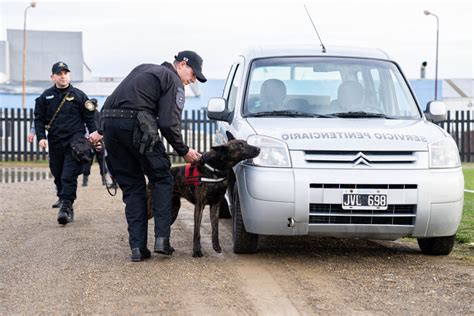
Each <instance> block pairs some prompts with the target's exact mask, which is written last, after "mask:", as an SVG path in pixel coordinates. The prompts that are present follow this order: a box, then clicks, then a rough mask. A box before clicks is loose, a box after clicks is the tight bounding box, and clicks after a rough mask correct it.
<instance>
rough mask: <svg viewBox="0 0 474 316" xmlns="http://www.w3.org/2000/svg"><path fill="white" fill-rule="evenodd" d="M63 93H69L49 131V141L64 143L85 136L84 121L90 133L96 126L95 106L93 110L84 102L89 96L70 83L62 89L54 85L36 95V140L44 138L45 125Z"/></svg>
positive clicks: (64, 144)
mask: <svg viewBox="0 0 474 316" xmlns="http://www.w3.org/2000/svg"><path fill="white" fill-rule="evenodd" d="M66 93H69V95H68V97H67V98H66V101H65V102H64V105H63V107H62V108H61V110H60V111H59V112H58V114H57V116H56V118H55V119H54V122H53V123H52V127H51V128H50V129H49V131H48V142H49V143H52V144H61V145H62V146H66V145H67V144H69V143H70V142H71V140H73V139H75V138H78V137H84V135H85V132H86V129H85V126H84V123H85V124H86V125H87V129H88V130H89V131H90V132H91V133H92V132H95V131H96V130H97V127H96V123H95V117H94V108H92V111H90V110H88V109H87V108H86V104H85V103H86V101H88V100H89V99H88V98H87V95H86V94H85V93H84V92H82V91H81V90H79V89H77V88H74V87H73V86H72V85H71V84H70V85H69V87H67V88H65V89H58V88H56V86H53V87H51V88H49V89H47V90H45V91H44V92H43V94H41V95H40V96H39V97H38V98H37V99H36V105H35V129H36V136H37V139H38V141H39V140H41V139H46V130H45V126H46V125H48V124H49V122H50V121H51V118H52V117H53V115H54V113H55V112H56V110H57V108H58V107H59V105H60V104H61V101H62V100H63V98H64V96H65V95H66ZM89 103H90V101H89Z"/></svg>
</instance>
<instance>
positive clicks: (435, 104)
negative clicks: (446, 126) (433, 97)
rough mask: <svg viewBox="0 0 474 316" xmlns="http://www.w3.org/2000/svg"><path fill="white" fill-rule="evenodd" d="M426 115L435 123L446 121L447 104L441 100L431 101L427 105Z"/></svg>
mask: <svg viewBox="0 0 474 316" xmlns="http://www.w3.org/2000/svg"><path fill="white" fill-rule="evenodd" d="M425 116H426V118H427V119H428V120H430V121H432V122H433V123H439V122H443V121H446V105H445V104H444V103H443V102H441V101H430V102H428V104H427V105H426V111H425Z"/></svg>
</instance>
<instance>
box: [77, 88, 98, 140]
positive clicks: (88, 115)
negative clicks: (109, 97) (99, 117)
mask: <svg viewBox="0 0 474 316" xmlns="http://www.w3.org/2000/svg"><path fill="white" fill-rule="evenodd" d="M80 94H81V106H82V110H81V116H82V119H83V120H84V123H86V127H87V130H88V131H89V134H92V133H93V132H95V131H96V130H97V125H96V123H95V111H94V110H92V111H90V110H88V109H87V108H86V102H92V101H90V100H89V98H88V97H87V95H86V94H85V93H84V92H82V91H80Z"/></svg>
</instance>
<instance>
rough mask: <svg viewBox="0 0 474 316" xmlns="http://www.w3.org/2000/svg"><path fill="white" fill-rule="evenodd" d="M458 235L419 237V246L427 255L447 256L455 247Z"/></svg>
mask: <svg viewBox="0 0 474 316" xmlns="http://www.w3.org/2000/svg"><path fill="white" fill-rule="evenodd" d="M455 239H456V235H453V236H447V237H432V238H418V246H419V247H420V249H421V252H422V253H424V254H425V255H432V256H446V255H449V254H450V253H451V250H453V247H454V240H455Z"/></svg>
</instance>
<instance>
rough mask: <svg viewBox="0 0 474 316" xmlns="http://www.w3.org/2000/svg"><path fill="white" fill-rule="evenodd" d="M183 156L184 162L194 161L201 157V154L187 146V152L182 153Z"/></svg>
mask: <svg viewBox="0 0 474 316" xmlns="http://www.w3.org/2000/svg"><path fill="white" fill-rule="evenodd" d="M183 158H184V160H186V162H195V161H197V160H199V158H201V154H200V153H198V152H197V151H195V150H194V149H192V148H189V151H188V153H187V154H186V155H184V157H183Z"/></svg>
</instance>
